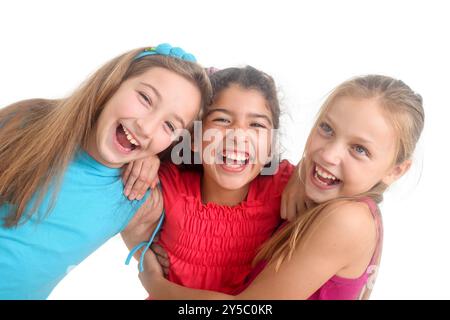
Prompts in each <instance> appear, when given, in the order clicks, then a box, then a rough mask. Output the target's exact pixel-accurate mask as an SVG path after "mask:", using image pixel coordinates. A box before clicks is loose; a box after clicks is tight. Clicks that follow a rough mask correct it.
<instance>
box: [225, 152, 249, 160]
mask: <svg viewBox="0 0 450 320" xmlns="http://www.w3.org/2000/svg"><path fill="white" fill-rule="evenodd" d="M224 155H225V157H227V158H228V159H231V160H235V161H245V160H247V156H246V155H245V154H243V153H234V152H225V154H224Z"/></svg>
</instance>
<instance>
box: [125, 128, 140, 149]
mask: <svg viewBox="0 0 450 320" xmlns="http://www.w3.org/2000/svg"><path fill="white" fill-rule="evenodd" d="M122 128H123V131H125V135H126V136H127V139H128V141H130V142H131V143H132V144H134V145H135V146H139V143H138V142H137V141H136V140H135V139H133V136H132V135H131V134H130V133H129V132H128V130H127V128H125V127H124V126H123V125H122Z"/></svg>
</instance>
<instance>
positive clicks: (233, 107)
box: [159, 66, 294, 293]
mask: <svg viewBox="0 0 450 320" xmlns="http://www.w3.org/2000/svg"><path fill="white" fill-rule="evenodd" d="M211 84H212V87H213V95H214V96H213V99H212V103H211V104H210V105H209V106H208V107H207V108H206V110H203V111H204V113H203V115H202V126H203V130H202V132H203V135H202V137H203V138H202V139H201V141H200V142H197V141H195V142H194V143H193V144H192V151H193V153H192V154H193V155H194V156H196V157H199V156H200V161H201V165H199V164H197V165H194V164H191V165H186V164H184V165H183V166H177V165H175V164H173V163H172V162H164V161H163V163H162V164H161V167H160V170H159V178H160V181H161V185H162V190H163V198H164V209H165V220H164V225H163V228H162V230H161V233H160V241H159V244H160V245H161V246H162V247H163V249H164V250H165V251H166V252H167V254H168V258H169V261H170V268H169V272H168V279H169V280H170V281H172V282H174V283H177V284H180V285H183V286H187V287H190V288H196V289H207V290H215V291H220V292H223V293H232V292H234V291H235V290H237V288H238V287H240V286H241V285H242V283H243V282H244V279H245V278H246V277H247V276H248V275H249V273H250V271H251V269H252V267H251V264H252V261H253V259H254V258H255V255H256V253H257V250H258V248H259V247H260V246H261V245H262V244H263V243H264V242H265V241H266V240H268V239H269V238H270V237H271V235H272V234H273V232H274V231H275V229H276V228H277V226H278V225H279V224H280V221H281V218H280V202H281V193H282V191H283V189H284V186H285V184H286V183H287V181H288V180H289V177H290V176H291V173H292V172H293V169H294V166H293V165H291V164H290V163H289V162H288V161H286V160H285V161H282V162H281V163H279V161H275V160H274V161H272V162H271V154H273V153H274V149H275V145H274V144H273V143H272V140H273V139H272V136H273V132H274V130H273V129H278V127H279V115H280V108H279V103H278V99H277V93H276V88H275V83H274V81H273V79H272V78H271V77H270V76H268V75H267V74H265V73H263V72H261V71H259V70H257V69H255V68H253V67H250V66H247V67H245V68H228V69H224V70H221V71H217V72H215V73H214V74H212V75H211ZM189 151H191V150H189ZM172 160H174V152H172ZM272 163H277V164H278V168H276V169H277V170H276V171H275V174H274V171H273V168H272V167H271V164H272ZM268 171H272V172H271V173H270V174H267V172H268Z"/></svg>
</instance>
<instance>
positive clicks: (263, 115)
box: [205, 108, 272, 125]
mask: <svg viewBox="0 0 450 320" xmlns="http://www.w3.org/2000/svg"><path fill="white" fill-rule="evenodd" d="M213 112H223V113H226V114H228V115H232V114H233V113H232V112H230V111H229V110H227V109H224V108H214V109H210V110H208V112H207V113H206V116H205V117H207V116H209V115H210V114H211V113H213ZM246 116H249V117H251V118H262V119H265V120H267V122H268V123H270V125H272V120H270V118H269V117H268V116H266V115H265V114H261V113H253V112H251V113H247V114H246Z"/></svg>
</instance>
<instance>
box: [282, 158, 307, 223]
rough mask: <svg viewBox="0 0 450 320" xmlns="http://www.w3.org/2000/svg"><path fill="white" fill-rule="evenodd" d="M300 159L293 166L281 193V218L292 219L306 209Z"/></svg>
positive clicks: (303, 175) (303, 176)
mask: <svg viewBox="0 0 450 320" xmlns="http://www.w3.org/2000/svg"><path fill="white" fill-rule="evenodd" d="M302 168H303V167H302V162H301V161H300V162H299V163H298V164H297V166H296V167H295V170H294V172H293V173H292V175H291V177H290V178H289V181H288V183H287V185H286V187H285V188H284V190H283V194H282V195H281V205H280V216H281V218H282V219H285V220H289V221H293V220H295V218H296V217H298V216H301V215H302V214H303V213H304V212H305V211H306V204H305V202H306V201H305V200H306V199H305V185H304V183H303V181H304V178H305V174H304V172H303V170H302Z"/></svg>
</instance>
